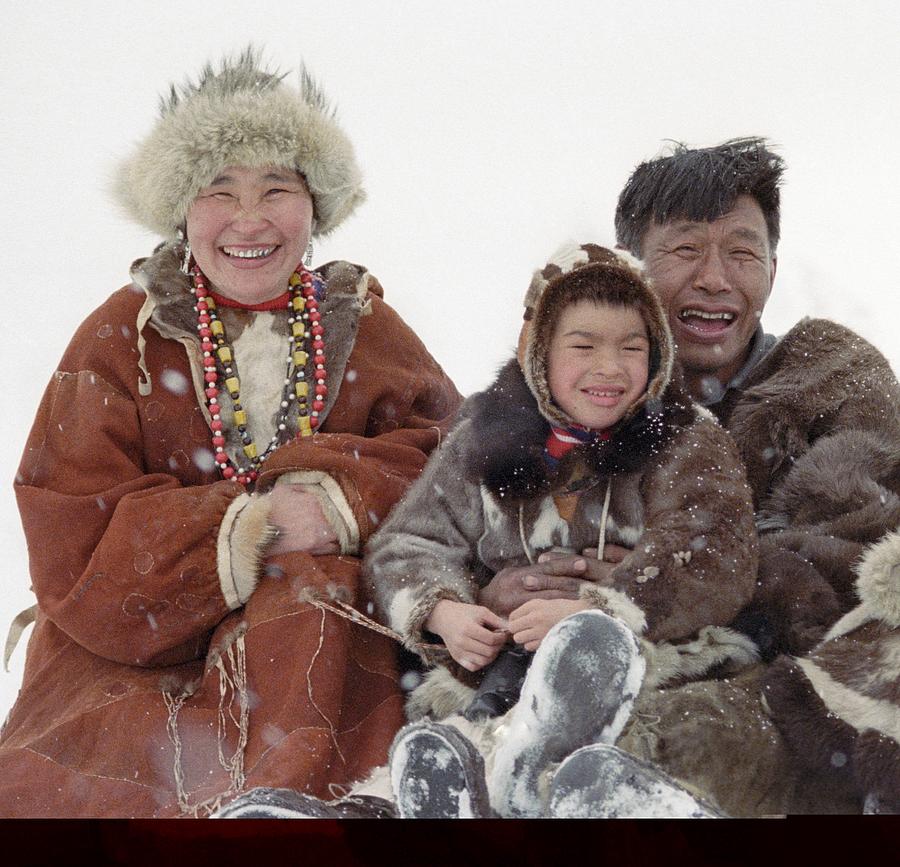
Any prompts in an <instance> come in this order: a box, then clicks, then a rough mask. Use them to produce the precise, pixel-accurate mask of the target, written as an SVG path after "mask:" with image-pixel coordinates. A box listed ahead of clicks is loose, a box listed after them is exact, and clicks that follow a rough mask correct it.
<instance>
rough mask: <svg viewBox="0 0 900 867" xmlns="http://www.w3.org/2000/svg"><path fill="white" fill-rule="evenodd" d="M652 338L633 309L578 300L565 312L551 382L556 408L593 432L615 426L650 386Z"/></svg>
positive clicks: (559, 326)
mask: <svg viewBox="0 0 900 867" xmlns="http://www.w3.org/2000/svg"><path fill="white" fill-rule="evenodd" d="M649 363H650V339H649V337H648V335H647V326H646V324H645V323H644V319H643V317H642V316H641V314H640V312H639V311H638V310H637V309H636V308H634V307H619V306H616V305H612V304H598V303H596V302H594V301H578V302H576V303H574V304H569V305H568V306H567V307H566V308H565V309H564V310H563V311H562V313H561V314H560V317H559V320H558V321H557V323H556V328H555V330H554V332H553V337H552V339H551V341H550V353H549V358H548V365H547V366H548V370H547V379H548V385H549V386H550V393H551V394H552V395H553V400H554V401H555V402H556V405H557V406H558V407H559V408H560V409H562V410H564V411H565V412H566V413H568V414H569V416H570V417H571V418H573V419H574V420H575V421H576V422H578V424H580V425H583V426H584V427H586V428H590V429H591V430H603V429H605V428H608V427H612V425H614V424H615V423H616V422H617V421H619V419H621V418H622V416H623V415H625V412H626V411H627V410H628V407H630V406H631V405H632V404H633V403H634V401H636V400H637V399H638V398H639V397H640V396H641V395H642V394H643V393H644V391H645V390H646V388H647V376H648V369H649Z"/></svg>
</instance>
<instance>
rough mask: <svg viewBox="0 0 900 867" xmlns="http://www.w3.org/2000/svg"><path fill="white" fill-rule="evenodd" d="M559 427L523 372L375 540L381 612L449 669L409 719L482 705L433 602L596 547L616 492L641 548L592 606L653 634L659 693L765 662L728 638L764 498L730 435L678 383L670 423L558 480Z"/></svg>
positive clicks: (610, 538) (612, 522)
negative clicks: (552, 459) (554, 446)
mask: <svg viewBox="0 0 900 867" xmlns="http://www.w3.org/2000/svg"><path fill="white" fill-rule="evenodd" d="M549 430H550V428H549V425H548V423H547V421H546V420H545V419H544V418H543V417H542V415H541V414H540V412H539V411H538V405H537V402H536V400H535V397H534V396H533V394H532V393H531V391H530V390H529V388H528V385H527V384H526V382H525V378H524V376H523V374H522V371H521V369H520V367H519V365H518V363H517V362H516V360H515V359H514V360H512V361H510V362H509V363H508V364H507V365H506V366H505V367H504V368H503V369H502V370H501V372H500V374H499V376H498V378H497V380H496V381H495V382H494V384H493V385H492V386H491V387H490V388H488V389H487V390H486V391H484V392H481V393H479V394H477V395H474V396H472V397H471V398H469V399H468V400H467V401H466V403H465V404H463V408H462V410H461V411H460V415H459V418H458V420H457V422H456V424H455V426H454V428H453V430H452V431H451V433H450V434H449V436H448V437H447V439H446V440H445V442H444V443H443V444H442V445H441V447H440V449H439V450H438V451H437V452H436V453H435V454H434V455H433V456H432V458H431V460H430V461H429V463H428V465H427V467H426V468H425V471H424V472H423V474H422V476H421V477H420V478H419V479H418V481H417V482H416V483H415V484H414V485H413V486H412V487H411V489H410V491H409V493H408V495H407V496H406V497H405V498H404V500H403V501H402V503H401V504H399V505H398V506H397V507H396V508H395V509H394V510H393V511H392V512H391V515H390V517H389V518H388V520H387V521H386V522H385V523H384V524H383V525H382V527H381V528H380V529H379V531H378V532H377V533H376V534H375V536H373V538H372V539H371V541H370V544H369V546H368V548H367V554H366V560H365V565H364V574H365V575H366V579H367V580H368V581H369V582H370V584H371V586H372V592H373V595H374V598H375V600H376V604H377V606H378V610H379V612H380V615H381V617H382V618H383V620H384V621H385V622H386V623H389V624H390V625H391V626H392V627H393V628H394V629H396V630H397V631H398V632H400V633H401V634H402V635H403V638H404V641H405V643H406V645H407V647H409V648H410V649H411V650H413V651H415V652H418V653H419V654H420V655H421V656H422V657H423V658H424V659H425V661H426V662H427V663H429V664H431V665H434V666H436V667H435V668H433V669H432V670H431V671H430V672H429V674H428V675H427V676H426V678H425V680H424V682H423V683H422V684H421V685H420V686H419V687H417V689H416V690H415V691H414V692H413V693H412V695H411V697H410V700H409V702H408V705H407V708H408V713H409V715H410V716H411V717H418V716H421V715H424V714H426V713H428V714H431V715H433V716H436V717H443V716H446V715H448V714H451V713H454V712H458V711H459V710H461V709H463V708H464V707H465V706H466V704H467V703H468V700H469V698H470V697H471V695H472V681H471V679H470V678H469V677H467V675H466V673H464V672H462V671H461V670H460V668H459V667H458V666H456V664H455V663H453V662H452V660H451V658H450V657H449V654H447V653H446V651H445V650H443V649H442V648H438V649H434V648H427V647H425V646H423V645H427V644H429V643H430V641H432V642H433V641H434V640H439V639H436V636H430V634H429V633H427V632H425V631H424V624H425V622H426V620H427V619H428V616H429V614H430V613H431V610H432V609H433V607H434V606H435V604H437V602H438V601H439V600H441V599H450V600H455V601H459V602H469V603H474V602H476V600H477V593H478V590H479V588H480V587H482V586H484V585H485V584H487V583H488V581H489V580H490V579H491V577H492V576H493V575H494V574H496V573H497V572H498V571H499V570H501V569H503V568H504V567H507V566H522V565H526V564H527V563H528V562H529V561H531V560H534V559H536V557H537V556H538V555H539V554H540V553H541V552H543V551H547V550H550V549H551V548H557V549H560V548H562V549H565V550H569V551H571V552H580V551H581V550H582V549H584V548H587V547H595V546H596V545H597V542H598V534H599V527H600V519H601V513H602V510H603V502H604V498H605V495H606V490H607V487H608V486H611V496H610V503H609V517H608V521H607V524H606V533H605V541H606V542H607V543H613V544H619V545H624V546H627V547H630V548H633V552H632V553H631V554H630V555H629V556H627V557H626V558H625V559H624V560H623V561H622V563H621V564H619V565H618V566H617V567H616V569H615V571H614V572H613V579H614V580H613V584H612V586H611V587H601V586H598V585H586V586H585V587H584V589H583V594H582V595H583V598H585V599H587V600H588V601H590V602H591V603H592V604H593V605H594V606H595V607H597V608H600V609H602V610H604V611H606V612H608V613H610V614H612V615H614V616H616V617H619V618H621V619H622V620H623V621H624V622H625V623H626V624H628V626H629V627H630V628H631V629H632V630H634V632H635V633H636V634H637V635H638V636H640V637H642V638H643V639H645V641H644V646H645V650H646V653H647V655H648V657H649V661H650V665H649V671H648V678H647V683H648V685H649V684H650V683H655V684H660V685H662V684H664V683H667V682H668V683H673V682H679V681H683V680H684V679H689V678H695V677H700V676H702V675H703V674H705V673H709V672H710V671H711V670H712V669H715V668H721V667H724V666H729V665H730V666H732V667H735V666H736V667H739V666H741V665H745V664H748V663H750V662H753V661H755V659H756V656H755V651H754V647H753V644H752V642H750V641H749V640H748V639H746V638H745V637H744V636H741V635H739V634H737V633H735V632H733V631H732V630H729V629H726V628H725V627H726V626H727V624H728V623H729V622H730V621H731V620H732V619H733V618H734V616H735V614H736V613H737V612H738V610H739V609H740V608H741V607H742V606H743V605H745V604H746V603H747V601H748V600H749V598H750V597H751V595H752V593H753V587H754V576H755V569H756V538H755V533H754V531H753V521H752V511H751V506H750V492H749V489H748V487H747V484H746V481H745V477H744V471H743V468H742V466H741V463H740V460H739V458H738V457H737V454H736V450H735V447H734V444H733V443H732V441H731V439H730V437H729V436H728V435H727V434H726V433H725V431H724V430H723V429H722V428H721V427H720V426H719V425H718V424H717V423H716V422H715V421H714V420H713V419H712V418H711V417H710V416H709V414H708V413H707V412H705V411H704V410H702V409H700V408H699V407H697V406H695V405H694V404H692V403H691V401H690V400H689V399H688V398H687V397H686V396H685V394H684V392H683V391H682V390H681V387H680V386H679V385H678V384H677V382H672V383H670V384H669V385H668V386H667V387H666V389H665V391H664V393H663V397H662V401H661V407H660V412H659V414H658V415H655V416H648V414H647V413H646V411H645V410H642V411H641V412H639V413H638V414H637V415H636V416H635V417H633V418H632V419H631V420H630V421H629V422H628V423H627V424H626V425H625V426H624V427H622V428H620V429H618V430H617V432H616V433H615V434H614V436H613V438H612V440H610V441H609V442H605V443H602V444H600V445H599V446H592V445H587V444H586V445H582V446H578V447H576V448H575V449H573V451H572V452H570V454H569V455H568V456H567V457H566V458H564V459H563V462H562V463H561V464H560V466H559V468H558V470H557V471H556V473H550V472H548V470H547V469H546V466H545V464H544V461H543V457H542V450H543V445H544V443H545V441H546V438H547V434H548V433H549ZM579 462H581V463H583V464H584V465H586V466H587V467H589V468H590V473H589V474H588V477H589V478H590V483H589V484H588V485H587V486H586V487H585V488H583V489H582V490H580V492H579V493H578V494H577V495H576V499H577V502H576V505H575V509H574V513H573V514H571V516H570V517H569V518H568V520H566V519H564V518H563V517H562V516H561V514H560V508H559V507H560V506H561V503H562V500H563V499H565V491H564V490H561V489H560V488H559V487H558V480H561V479H566V478H569V477H570V476H571V471H572V469H573V468H574V467H575V466H577V465H578V464H579ZM560 495H563V497H562V498H561V497H560ZM569 496H571V495H569Z"/></svg>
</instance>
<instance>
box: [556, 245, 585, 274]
mask: <svg viewBox="0 0 900 867" xmlns="http://www.w3.org/2000/svg"><path fill="white" fill-rule="evenodd" d="M587 261H588V254H587V250H584V249H582V247H581V245H580V244H563V246H562V247H560V248H559V249H558V250H557V251H556V252H555V253H554V254H553V255H552V256H551V257H550V260H549V262H548V263H547V264H548V265H556V266H557V268H559V269H560V271H562V272H563V273H566V272H567V271H571V270H572V269H573V268H574V267H575V266H576V265H580V264H581V263H583V262H587Z"/></svg>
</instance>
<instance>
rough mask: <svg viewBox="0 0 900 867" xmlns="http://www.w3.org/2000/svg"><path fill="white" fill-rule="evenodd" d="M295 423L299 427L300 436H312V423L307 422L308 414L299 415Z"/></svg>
mask: <svg viewBox="0 0 900 867" xmlns="http://www.w3.org/2000/svg"><path fill="white" fill-rule="evenodd" d="M297 424H298V426H299V427H300V436H302V437H308V436H312V425H311V424H310V423H309V416H308V415H301V416H300V417H299V418H298V419H297Z"/></svg>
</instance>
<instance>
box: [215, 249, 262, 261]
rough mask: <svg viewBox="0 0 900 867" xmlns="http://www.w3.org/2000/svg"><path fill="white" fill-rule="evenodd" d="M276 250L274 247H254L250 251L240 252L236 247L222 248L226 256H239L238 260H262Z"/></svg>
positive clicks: (242, 250) (243, 250)
mask: <svg viewBox="0 0 900 867" xmlns="http://www.w3.org/2000/svg"><path fill="white" fill-rule="evenodd" d="M274 249H275V248H274V247H253V248H251V249H249V250H247V249H241V250H238V249H236V248H234V247H223V248H222V250H223V251H224V252H225V255H226V256H237V258H238V259H262V258H263V257H264V256H268V255H269V254H270V253H271V252H272V251H273V250H274Z"/></svg>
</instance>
